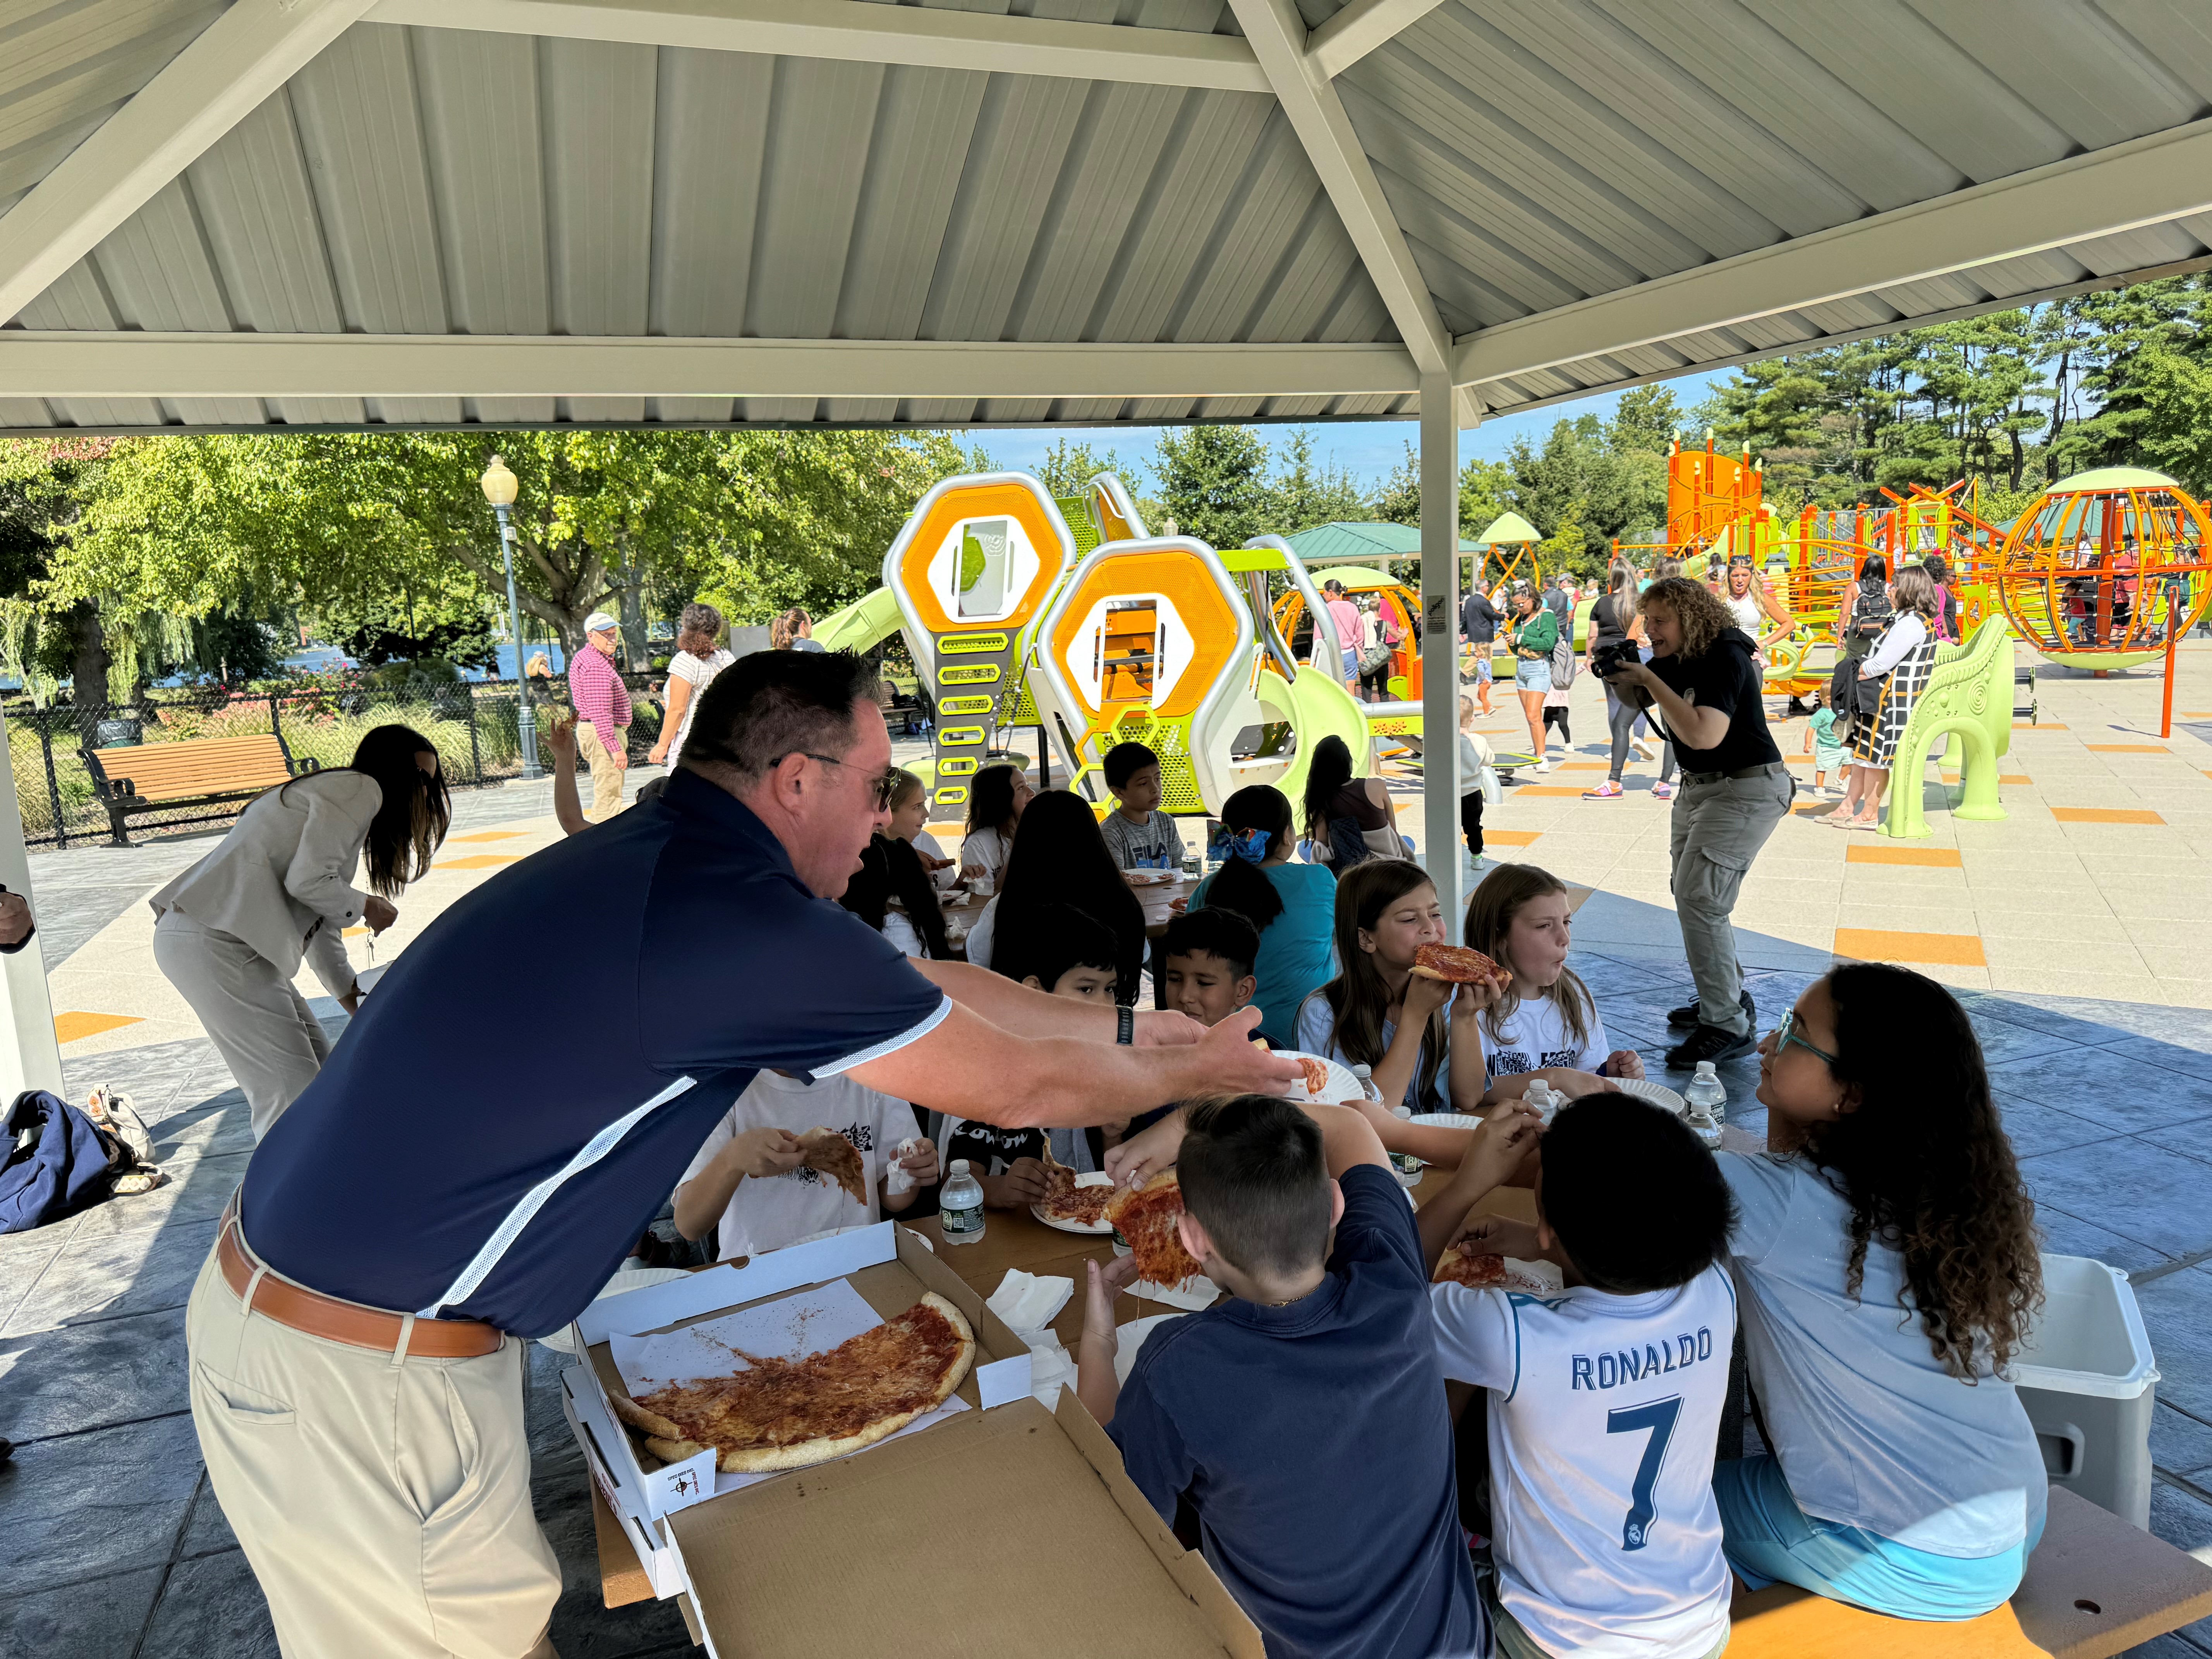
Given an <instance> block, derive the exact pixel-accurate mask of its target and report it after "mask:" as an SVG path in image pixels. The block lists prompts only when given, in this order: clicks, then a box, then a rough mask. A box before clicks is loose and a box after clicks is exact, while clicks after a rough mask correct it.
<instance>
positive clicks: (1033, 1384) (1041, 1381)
mask: <svg viewBox="0 0 2212 1659" xmlns="http://www.w3.org/2000/svg"><path fill="white" fill-rule="evenodd" d="M1021 1335H1022V1337H1023V1338H1024V1340H1026V1341H1027V1342H1028V1343H1029V1345H1030V1393H1031V1394H1033V1395H1036V1401H1037V1404H1039V1405H1040V1406H1042V1407H1044V1408H1045V1409H1046V1410H1047V1411H1055V1410H1057V1409H1059V1407H1060V1389H1061V1387H1062V1386H1063V1385H1067V1386H1073V1383H1074V1382H1075V1356H1074V1355H1073V1354H1072V1353H1070V1352H1068V1351H1067V1350H1066V1348H1063V1347H1062V1346H1060V1339H1059V1338H1058V1337H1056V1336H1054V1334H1052V1333H1051V1332H1050V1331H1024V1332H1022V1333H1021Z"/></svg>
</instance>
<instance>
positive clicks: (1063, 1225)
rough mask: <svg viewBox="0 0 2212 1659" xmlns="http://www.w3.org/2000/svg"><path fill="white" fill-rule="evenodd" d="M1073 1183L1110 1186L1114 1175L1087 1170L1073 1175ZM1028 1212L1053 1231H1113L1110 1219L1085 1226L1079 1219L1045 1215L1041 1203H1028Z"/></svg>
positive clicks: (1095, 1233) (1091, 1233) (1081, 1185)
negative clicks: (1066, 1219)
mask: <svg viewBox="0 0 2212 1659" xmlns="http://www.w3.org/2000/svg"><path fill="white" fill-rule="evenodd" d="M1075 1184H1076V1185H1077V1186H1079V1187H1110V1186H1112V1185H1113V1184H1114V1177H1113V1176H1109V1175H1108V1174H1107V1173H1106V1172H1105V1171H1104V1170H1085V1172H1084V1173H1083V1174H1081V1175H1079V1176H1076V1177H1075ZM1030 1214H1031V1215H1033V1216H1035V1217H1036V1218H1037V1219H1038V1220H1039V1221H1042V1222H1043V1223H1044V1225H1046V1226H1048V1227H1049V1228H1051V1229H1052V1230H1053V1231H1054V1232H1061V1233H1085V1234H1088V1235H1090V1236H1091V1237H1097V1236H1099V1235H1101V1234H1105V1233H1110V1232H1112V1231H1114V1224H1113V1223H1112V1222H1110V1221H1101V1222H1100V1223H1099V1224H1098V1225H1097V1226H1095V1227H1091V1226H1085V1225H1084V1224H1083V1223H1082V1222H1080V1221H1063V1220H1060V1219H1057V1218H1054V1217H1052V1216H1049V1215H1047V1214H1046V1213H1045V1210H1044V1206H1043V1205H1042V1204H1032V1205H1030Z"/></svg>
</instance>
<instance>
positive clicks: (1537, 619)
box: [1509, 582, 1559, 772]
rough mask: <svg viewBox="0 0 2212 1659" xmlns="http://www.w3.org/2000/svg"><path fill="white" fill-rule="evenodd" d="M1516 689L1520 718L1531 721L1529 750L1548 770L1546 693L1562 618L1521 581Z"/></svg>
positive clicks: (1514, 641) (1514, 638)
mask: <svg viewBox="0 0 2212 1659" xmlns="http://www.w3.org/2000/svg"><path fill="white" fill-rule="evenodd" d="M1512 605H1513V632H1512V634H1511V635H1510V640H1509V643H1510V645H1511V646H1512V648H1513V689H1514V690H1515V691H1516V692H1517V693H1519V694H1520V697H1521V717H1522V719H1523V720H1527V721H1528V752H1529V753H1530V754H1532V755H1534V757H1536V770H1538V771H1539V772H1548V771H1550V770H1551V769H1552V763H1550V762H1549V761H1548V760H1547V759H1545V757H1544V694H1545V693H1546V692H1547V691H1549V690H1551V689H1552V647H1553V646H1555V645H1557V644H1558V643H1559V618H1558V617H1554V616H1553V614H1552V613H1551V612H1550V611H1547V610H1546V609H1545V608H1544V607H1543V606H1542V605H1539V604H1537V603H1536V590H1535V589H1534V588H1533V587H1531V586H1528V583H1526V582H1522V583H1521V584H1520V585H1519V586H1516V588H1515V589H1514V590H1513V599H1512Z"/></svg>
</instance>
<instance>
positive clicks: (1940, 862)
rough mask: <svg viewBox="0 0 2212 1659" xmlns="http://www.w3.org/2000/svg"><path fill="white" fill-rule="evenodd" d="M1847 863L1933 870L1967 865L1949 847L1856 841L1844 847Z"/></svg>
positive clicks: (1955, 868)
mask: <svg viewBox="0 0 2212 1659" xmlns="http://www.w3.org/2000/svg"><path fill="white" fill-rule="evenodd" d="M1844 863H1846V864H1917V865H1922V866H1926V867H1927V868H1929V869H1931V870H1961V869H1964V868H1965V867H1966V866H1965V865H1964V864H1962V863H1961V862H1960V859H1959V855H1958V854H1957V853H1956V852H1955V851H1954V850H1953V849H1952V848H1948V847H1882V846H1878V845H1875V844H1874V843H1872V842H1863V841H1855V842H1852V843H1851V844H1850V846H1849V847H1846V848H1844Z"/></svg>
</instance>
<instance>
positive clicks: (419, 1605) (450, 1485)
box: [185, 1250, 561, 1659]
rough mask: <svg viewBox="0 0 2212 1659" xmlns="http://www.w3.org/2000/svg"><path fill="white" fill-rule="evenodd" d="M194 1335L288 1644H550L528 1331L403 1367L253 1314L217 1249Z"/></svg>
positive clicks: (240, 1505)
mask: <svg viewBox="0 0 2212 1659" xmlns="http://www.w3.org/2000/svg"><path fill="white" fill-rule="evenodd" d="M185 1340H186V1344H187V1346H188V1348H189V1352H190V1355H191V1405H192V1422H193V1426H194V1427H195V1428H197V1430H198V1431H199V1441H200V1455H202V1456H203V1457H204V1458H205V1459H206V1460H207V1468H208V1479H209V1480H210V1483H211V1484H212V1485H213V1486H214V1487H215V1492H216V1498H219V1499H220V1500H221V1501H222V1510H223V1514H224V1515H225V1516H227V1517H228V1520H229V1522H230V1524H231V1527H232V1528H233V1530H234V1531H235V1532H236V1533H237V1534H238V1541H239V1542H240V1544H241V1545H243V1546H244V1547H245V1549H246V1560H247V1561H248V1562H249V1563H250V1564H251V1565H252V1568H253V1574H254V1577H257V1578H258V1579H259V1580H260V1581H261V1589H262V1591H263V1593H264V1595H267V1597H268V1598H269V1613H270V1618H271V1619H272V1620H274V1621H275V1623H276V1640H277V1643H278V1644H279V1646H281V1647H282V1649H283V1652H284V1655H285V1659H372V1656H374V1659H449V1656H463V1659H524V1656H527V1655H532V1654H533V1653H537V1654H550V1652H551V1651H552V1649H551V1647H550V1643H547V1642H546V1638H545V1632H546V1624H547V1620H549V1619H550V1617H551V1615H552V1611H553V1603H554V1602H555V1601H556V1600H557V1599H558V1597H559V1595H560V1594H561V1569H560V1566H559V1565H558V1564H557V1563H556V1561H555V1559H554V1557H553V1551H552V1549H551V1547H550V1546H549V1545H548V1544H547V1543H546V1541H545V1537H544V1534H543V1533H541V1532H540V1531H539V1530H538V1522H537V1519H536V1517H535V1516H534V1515H533V1514H532V1510H531V1507H530V1442H529V1437H528V1435H527V1433H526V1431H525V1428H524V1424H523V1407H522V1366H523V1353H524V1347H525V1345H524V1343H523V1342H522V1340H521V1339H520V1338H518V1337H509V1338H508V1339H507V1341H506V1343H505V1344H504V1345H503V1346H501V1348H500V1349H499V1351H498V1352H495V1353H489V1354H484V1355H482V1356H480V1357H478V1358H474V1359H422V1358H408V1359H407V1360H405V1361H404V1362H400V1363H395V1362H394V1360H393V1359H392V1356H391V1355H390V1354H388V1353H380V1352H374V1351H372V1350H369V1349H367V1348H356V1347H352V1346H348V1345H347V1344H345V1343H343V1342H331V1341H327V1340H324V1339H323V1338H321V1337H315V1336H308V1335H306V1334H303V1333H301V1332H299V1331H295V1330H293V1329H291V1328H289V1327H287V1326H283V1325H279V1324H277V1323H276V1322H275V1321H274V1320H271V1319H269V1318H267V1317H265V1316H261V1315H258V1314H252V1313H249V1312H248V1311H247V1310H246V1306H245V1304H244V1303H243V1302H242V1301H241V1300H240V1297H239V1296H238V1294H237V1293H236V1292H235V1291H233V1290H232V1289H231V1288H230V1285H229V1284H228V1282H227V1281H226V1280H225V1279H223V1277H222V1270H221V1268H219V1267H217V1266H216V1258H215V1254H214V1252H213V1251H212V1250H210V1252H209V1254H208V1258H207V1261H205V1262H204V1264H202V1266H201V1268H200V1276H199V1281H198V1283H197V1284H196V1285H194V1286H193V1287H192V1298H191V1306H190V1308H189V1309H188V1310H186V1313H185Z"/></svg>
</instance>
